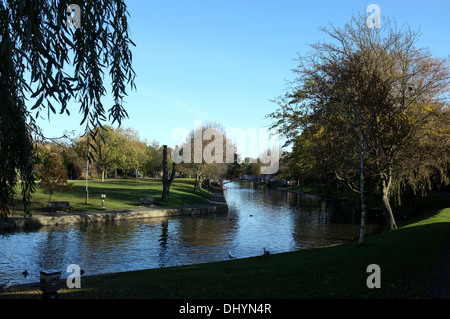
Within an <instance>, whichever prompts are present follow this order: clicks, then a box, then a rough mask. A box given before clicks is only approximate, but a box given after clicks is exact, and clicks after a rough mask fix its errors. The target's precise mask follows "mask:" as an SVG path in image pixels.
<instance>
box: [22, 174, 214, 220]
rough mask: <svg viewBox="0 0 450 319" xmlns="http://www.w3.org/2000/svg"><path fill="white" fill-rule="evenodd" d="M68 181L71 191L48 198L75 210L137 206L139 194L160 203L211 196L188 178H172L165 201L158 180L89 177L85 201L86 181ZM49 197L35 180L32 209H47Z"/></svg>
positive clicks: (174, 203)
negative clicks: (155, 199) (101, 179)
mask: <svg viewBox="0 0 450 319" xmlns="http://www.w3.org/2000/svg"><path fill="white" fill-rule="evenodd" d="M71 183H73V184H74V185H73V190H72V191H71V192H68V193H62V192H55V193H54V194H53V195H52V198H51V200H52V201H68V202H70V205H71V206H72V207H73V210H74V211H92V210H103V209H126V208H137V207H139V206H140V205H141V204H140V201H139V198H140V197H156V198H157V199H158V202H157V204H158V205H162V206H178V205H193V204H203V203H208V201H209V196H210V194H209V193H208V192H207V191H205V190H201V191H196V192H194V191H193V180H191V179H175V180H174V182H173V183H172V186H171V187H170V199H169V201H167V202H162V201H160V200H159V199H160V198H161V194H162V182H161V180H135V179H120V180H107V181H105V182H101V181H92V180H90V181H88V190H89V200H88V203H87V204H86V203H85V201H86V181H83V180H80V181H71ZM17 194H20V186H18V191H17ZM100 194H106V199H105V207H102V201H101V198H100ZM48 199H49V194H45V193H44V192H43V190H42V189H41V188H40V187H39V183H38V184H37V186H36V192H35V193H34V194H33V197H32V203H31V210H32V213H33V214H39V213H42V212H48V208H47V202H48ZM21 207H22V203H21V201H20V199H19V196H18V195H16V200H15V213H16V214H18V215H20V214H21V213H23V209H21Z"/></svg>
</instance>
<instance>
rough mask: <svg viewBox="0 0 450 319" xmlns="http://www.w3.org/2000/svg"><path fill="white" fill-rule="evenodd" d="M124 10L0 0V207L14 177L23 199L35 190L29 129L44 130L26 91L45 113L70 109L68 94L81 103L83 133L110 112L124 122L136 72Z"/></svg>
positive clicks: (109, 1) (108, 1) (113, 5)
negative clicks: (74, 21) (76, 21)
mask: <svg viewBox="0 0 450 319" xmlns="http://www.w3.org/2000/svg"><path fill="white" fill-rule="evenodd" d="M70 4H77V5H78V6H79V8H80V11H81V12H80V13H81V19H80V20H81V21H80V22H81V24H80V28H77V29H75V30H74V29H71V28H70V27H69V25H68V23H67V20H68V19H67V18H68V15H69V13H67V8H68V6H69V5H70ZM127 15H128V12H127V9H126V5H125V2H124V0H90V1H81V0H70V1H69V0H22V1H9V0H5V1H0V34H1V36H0V74H1V78H0V100H1V101H2V105H1V112H0V123H1V125H0V127H1V128H0V134H1V137H0V153H1V156H0V165H1V167H0V193H1V195H0V211H1V214H3V215H5V214H6V213H7V212H8V211H9V207H10V202H11V199H12V198H13V196H14V185H15V184H16V183H17V181H18V178H19V177H20V180H21V181H22V186H23V192H22V195H23V199H24V204H25V205H28V204H29V198H30V196H31V192H32V190H33V185H34V179H33V162H32V158H33V156H32V149H33V147H32V144H33V140H32V135H33V134H35V135H37V136H39V138H41V139H42V138H43V137H42V135H41V133H40V131H39V129H38V128H37V127H36V124H35V123H34V120H33V118H32V116H31V114H30V113H29V112H28V111H27V106H26V104H25V101H26V98H30V100H31V103H32V105H31V108H30V109H31V111H34V112H36V113H35V114H36V116H39V114H42V111H44V110H47V114H48V115H47V116H48V117H49V118H50V115H51V113H53V114H56V112H58V113H60V114H61V113H67V114H70V110H69V109H68V105H69V101H71V100H72V101H74V102H76V103H79V105H80V112H81V113H82V114H84V117H83V121H82V123H81V124H86V132H93V131H94V130H95V129H96V128H98V127H102V124H103V123H104V122H105V121H106V120H107V118H108V117H109V118H110V119H111V120H112V121H113V122H116V121H117V122H118V123H119V124H121V122H122V120H123V119H124V118H126V117H127V116H128V114H127V112H126V110H125V109H124V107H123V105H122V101H123V98H124V97H125V96H126V90H127V89H128V88H130V89H134V88H135V85H134V78H135V73H134V70H133V68H132V64H131V62H132V58H131V51H130V48H129V47H130V46H131V45H134V44H133V43H132V42H131V40H130V39H129V36H128V21H127ZM108 68H109V69H110V76H111V86H112V92H113V96H114V99H115V101H116V103H115V104H114V105H113V106H112V107H111V108H110V109H109V110H108V111H107V110H106V109H105V108H104V106H103V101H102V99H103V98H104V96H105V95H106V93H107V90H106V88H105V83H104V74H105V70H107V69H108ZM37 136H36V137H37ZM16 170H17V174H16Z"/></svg>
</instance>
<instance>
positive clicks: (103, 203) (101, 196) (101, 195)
mask: <svg viewBox="0 0 450 319" xmlns="http://www.w3.org/2000/svg"><path fill="white" fill-rule="evenodd" d="M100 198H101V199H102V207H104V206H105V198H106V194H100Z"/></svg>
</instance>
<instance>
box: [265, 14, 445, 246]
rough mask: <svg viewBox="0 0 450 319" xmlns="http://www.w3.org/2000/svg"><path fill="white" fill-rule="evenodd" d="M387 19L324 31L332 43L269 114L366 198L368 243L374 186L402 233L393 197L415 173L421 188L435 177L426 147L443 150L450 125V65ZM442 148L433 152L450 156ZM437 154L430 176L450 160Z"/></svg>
mask: <svg viewBox="0 0 450 319" xmlns="http://www.w3.org/2000/svg"><path fill="white" fill-rule="evenodd" d="M383 21H385V22H384V24H383V26H381V28H379V29H378V28H372V29H371V28H368V27H367V25H366V19H365V17H363V16H356V17H353V18H352V20H351V21H350V23H348V24H346V25H345V26H344V27H343V28H337V27H334V26H331V27H330V28H322V31H323V32H324V33H325V34H326V35H327V36H329V38H330V41H329V42H321V43H317V44H314V45H312V46H311V48H312V50H311V52H309V53H308V54H307V55H305V56H301V57H300V58H299V62H300V64H299V67H298V68H297V69H296V70H295V72H296V74H297V75H298V77H297V79H296V80H295V81H294V82H293V85H292V88H291V89H289V90H288V92H286V94H285V95H284V96H283V97H281V98H279V99H278V100H277V101H276V102H277V103H278V105H279V109H278V110H277V111H276V112H274V113H272V114H270V115H269V116H270V117H271V118H272V119H274V120H275V122H274V126H277V127H279V128H280V129H281V130H282V132H284V133H285V135H286V136H287V137H288V141H289V142H292V143H294V144H295V143H296V141H297V140H298V138H299V137H300V136H302V137H303V141H302V143H303V144H305V139H306V140H307V141H309V144H305V145H309V151H311V148H313V149H315V153H316V154H324V153H326V154H327V155H325V156H323V157H322V158H320V159H318V160H316V161H315V162H316V163H317V165H320V166H319V169H320V168H321V169H324V168H326V169H327V170H331V171H333V172H334V174H335V176H336V177H337V178H339V179H341V180H344V181H346V183H347V185H348V186H349V187H350V188H351V189H353V190H354V191H356V192H358V193H359V194H360V196H361V212H362V214H361V232H360V242H361V243H362V242H364V226H365V225H364V223H365V194H366V193H367V188H368V187H369V188H370V189H371V191H374V192H377V193H378V195H379V198H380V200H381V203H382V206H383V208H384V211H385V214H386V218H387V223H388V226H389V227H390V228H396V227H397V226H396V222H395V219H394V215H393V213H392V209H391V205H390V199H391V195H392V194H393V193H394V192H395V191H397V190H398V189H399V187H400V185H402V184H404V183H405V178H406V177H407V176H409V177H411V176H415V178H414V180H413V179H411V178H410V179H409V181H408V183H415V186H417V187H416V188H415V189H416V190H417V189H418V188H421V187H422V186H421V185H425V184H426V183H423V181H424V180H426V179H428V178H429V176H430V174H429V173H426V172H424V170H423V169H419V168H420V167H421V165H423V164H424V162H423V158H424V156H423V153H424V151H425V150H427V151H431V150H430V149H429V148H427V147H424V145H425V144H426V143H428V142H429V141H431V140H433V141H434V144H435V145H436V139H438V133H437V131H438V130H440V131H442V130H443V131H445V129H443V128H444V127H446V125H447V126H448V123H446V122H445V121H442V118H443V113H445V106H444V105H445V103H444V102H445V101H446V99H447V95H446V93H447V92H448V91H447V90H448V85H449V74H450V73H449V68H448V61H447V60H445V59H439V58H436V57H433V56H432V55H431V54H430V53H429V51H428V50H426V49H418V48H416V43H417V40H418V33H417V32H415V31H413V30H411V29H409V28H401V29H398V28H397V27H396V25H395V22H394V21H393V20H390V19H384V20H383ZM440 119H441V120H440ZM445 134H448V133H445ZM445 134H443V135H442V136H443V137H445ZM314 141H316V142H317V143H314ZM441 142H443V143H444V142H445V141H444V139H441ZM442 150H443V148H442V146H441V147H438V148H435V149H433V150H432V154H434V157H436V156H438V157H440V158H442V157H445V155H442V154H441V151H442ZM431 157H432V156H431ZM431 157H430V156H426V157H425V158H428V159H429V162H427V163H426V164H427V165H428V166H430V171H431V170H433V171H435V172H437V171H439V169H431V166H433V167H435V168H437V167H441V168H442V167H445V165H447V164H445V163H448V156H447V157H446V160H442V161H440V163H438V162H437V161H435V160H432V158H431ZM414 160H416V161H415V162H412V161H414ZM313 164H314V162H313ZM441 172H442V170H441ZM442 176H445V174H442ZM367 182H369V184H368V183H367ZM395 188H396V189H395ZM422 188H423V187H422Z"/></svg>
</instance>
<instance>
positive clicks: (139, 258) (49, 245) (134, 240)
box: [0, 182, 383, 284]
mask: <svg viewBox="0 0 450 319" xmlns="http://www.w3.org/2000/svg"><path fill="white" fill-rule="evenodd" d="M226 186H227V189H226V191H225V196H226V199H227V201H228V204H229V208H230V209H229V211H228V213H217V214H211V215H204V216H200V217H198V216H196V217H191V216H185V217H177V218H152V219H145V220H135V221H125V222H120V223H110V224H91V225H87V226H82V227H80V226H79V225H78V226H75V225H73V226H64V227H57V228H55V227H53V228H42V229H40V230H39V231H34V232H16V233H10V234H5V235H0V284H2V283H4V282H7V281H8V280H12V283H13V284H23V283H30V282H38V281H39V274H40V271H41V270H57V271H61V272H62V276H63V278H65V277H67V276H68V275H69V274H68V273H66V269H67V266H68V265H70V264H78V265H80V267H81V268H82V269H83V270H85V272H86V273H85V274H86V275H96V274H103V273H112V272H121V271H129V270H139V269H148V268H158V267H169V266H178V265H187V264H196V263H204V262H211V261H220V260H227V259H229V257H228V250H230V251H231V252H232V254H233V255H235V256H236V257H237V258H244V257H250V256H257V255H261V254H262V252H263V247H265V248H266V250H268V251H270V252H271V253H279V252H286V251H293V250H299V249H306V248H312V247H320V246H326V245H332V244H339V243H343V242H346V241H349V240H353V239H356V238H357V237H358V234H359V222H360V220H359V218H360V216H359V215H358V214H357V213H355V212H354V211H353V210H352V209H351V207H346V206H344V205H342V204H337V203H333V202H329V201H324V200H319V199H316V198H314V197H310V196H301V195H298V194H292V193H286V192H281V191H277V190H271V189H268V188H266V187H264V186H260V185H254V184H253V183H248V182H247V183H230V184H227V185H226ZM382 222H383V221H382V220H381V221H380V220H373V221H371V220H369V221H368V224H369V225H368V230H367V231H368V232H369V233H373V232H379V231H381V230H382V228H383V227H382V226H381V225H382ZM25 269H26V270H27V271H28V273H29V274H28V276H27V277H26V278H25V277H24V276H23V275H22V272H23V271H24V270H25Z"/></svg>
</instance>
